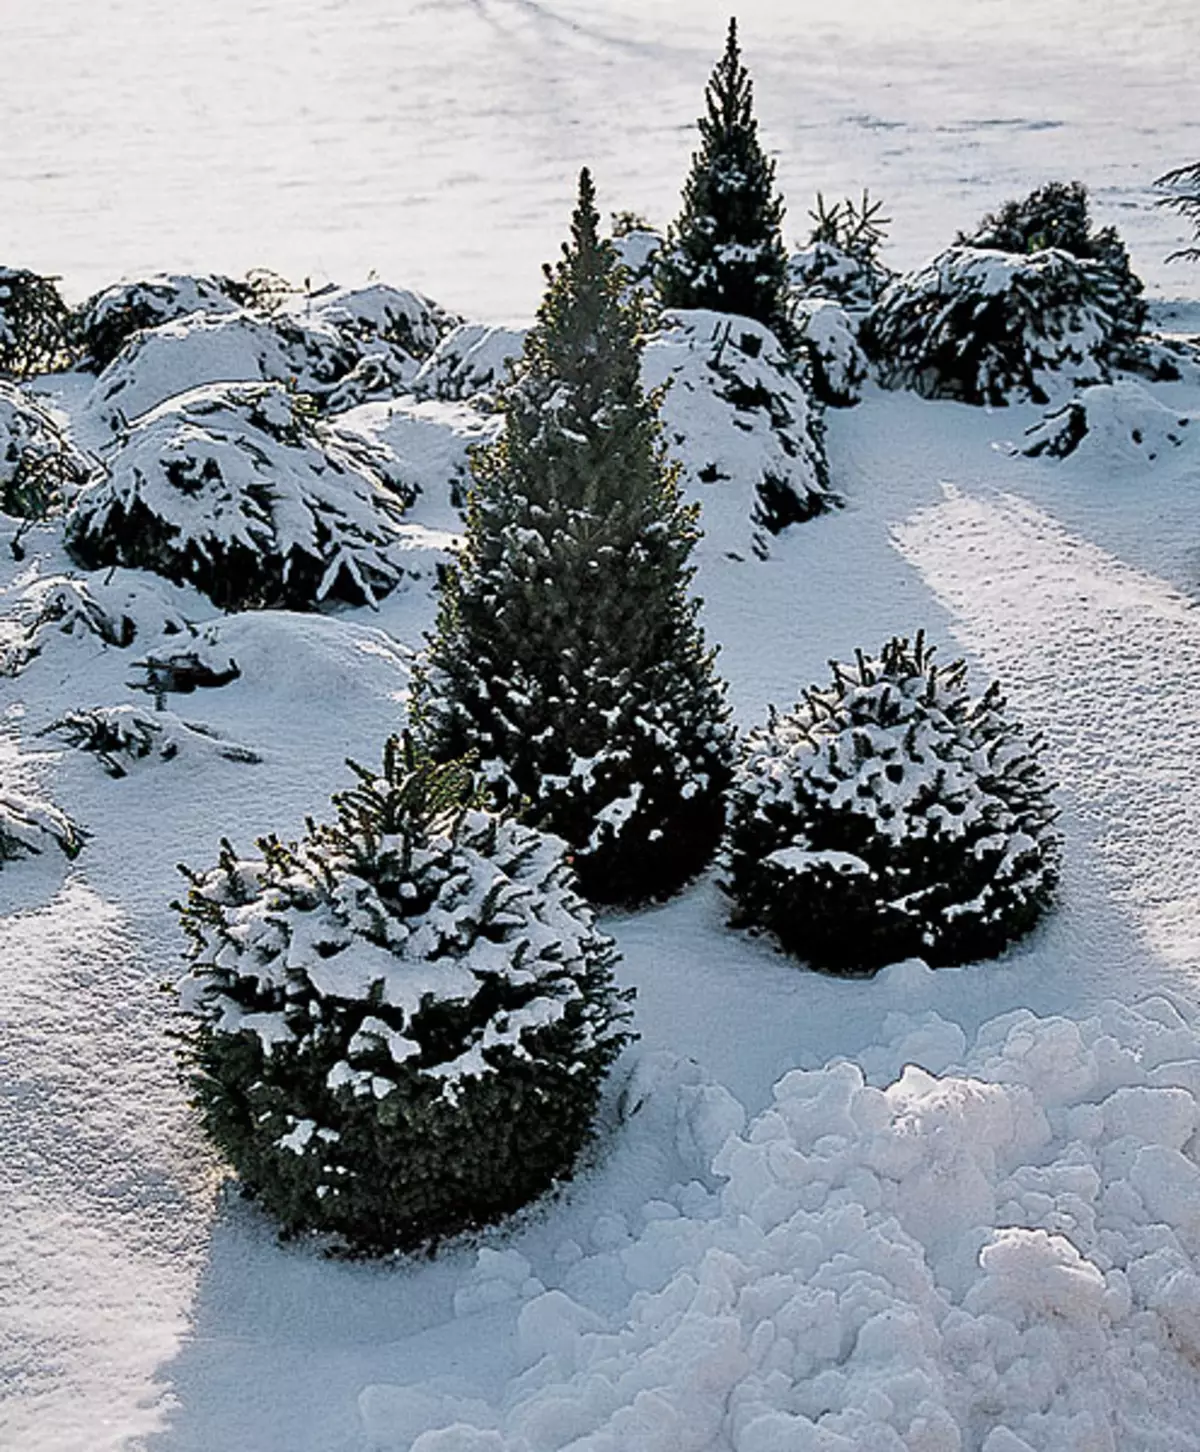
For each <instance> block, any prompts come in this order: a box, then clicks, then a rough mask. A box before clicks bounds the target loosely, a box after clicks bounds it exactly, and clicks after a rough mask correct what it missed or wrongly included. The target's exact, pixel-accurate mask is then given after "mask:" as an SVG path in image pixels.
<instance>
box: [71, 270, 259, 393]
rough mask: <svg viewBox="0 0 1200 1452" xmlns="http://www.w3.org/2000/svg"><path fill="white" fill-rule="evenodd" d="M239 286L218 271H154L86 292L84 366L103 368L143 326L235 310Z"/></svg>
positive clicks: (80, 327)
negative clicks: (188, 316)
mask: <svg viewBox="0 0 1200 1452" xmlns="http://www.w3.org/2000/svg"><path fill="white" fill-rule="evenodd" d="M242 286H243V285H241V284H239V283H237V282H235V281H234V280H233V278H231V277H222V276H219V275H217V274H206V275H203V276H198V277H193V276H190V275H187V274H181V273H169V272H156V273H153V274H151V275H150V276H149V277H138V278H132V279H128V280H125V281H122V282H117V283H114V284H113V285H112V286H111V287H106V288H103V289H102V290H101V291H100V292H97V293H94V294H93V295H92V296H91V297H90V298H88V300H87V302H85V303H84V304H83V306H82V307H81V308H80V310H79V314H78V317H77V320H76V328H77V331H78V335H79V341H80V342H81V343H82V345H83V348H84V366H86V367H89V368H92V369H94V370H95V371H96V372H99V371H100V370H101V369H103V368H107V366H108V365H109V364H110V363H111V362H112V361H113V359H114V358H115V357H116V356H117V354H118V353H119V352H120V351H121V349H122V348H123V347H124V346H125V344H126V343H127V342H128V341H129V339H130V338H132V337H133V335H134V334H135V333H137V332H141V331H142V329H144V328H157V327H160V326H161V325H162V324H163V323H170V322H174V321H175V319H176V318H183V317H186V316H187V315H188V314H189V313H207V314H209V315H214V314H217V313H235V312H239V311H240V310H241V307H240V301H239V292H240V290H241V288H242Z"/></svg>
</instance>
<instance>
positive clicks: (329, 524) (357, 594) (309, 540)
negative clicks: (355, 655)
mask: <svg viewBox="0 0 1200 1452" xmlns="http://www.w3.org/2000/svg"><path fill="white" fill-rule="evenodd" d="M376 462H377V461H376V459H375V456H374V454H373V452H372V451H371V450H370V448H369V447H368V446H367V444H366V443H364V442H361V441H360V442H354V441H352V440H351V439H350V438H349V437H348V436H346V435H336V436H335V435H334V434H332V433H330V431H329V430H328V429H327V428H326V427H325V426H324V425H322V424H321V423H320V422H318V421H317V420H315V419H314V418H313V417H312V416H311V410H310V409H309V408H307V407H306V405H305V401H304V399H303V397H302V396H300V395H297V394H294V393H291V392H289V391H288V390H287V389H286V388H284V387H283V386H282V385H281V384H278V383H245V384H237V383H226V384H214V385H212V386H209V387H202V388H196V389H192V390H191V391H190V392H188V393H185V394H181V395H179V396H178V397H174V398H170V399H168V400H167V401H166V402H165V403H164V404H162V405H161V407H159V408H156V409H153V410H152V411H151V412H150V413H148V414H145V415H143V416H142V417H141V418H139V419H137V420H135V422H134V423H132V424H130V425H128V426H127V427H126V428H125V429H124V430H123V431H122V433H121V434H120V435H119V436H118V438H117V440H116V442H115V444H114V445H113V446H112V448H110V450H109V451H108V453H107V456H106V463H107V465H108V468H109V477H108V478H107V479H104V480H101V481H99V482H97V483H95V484H93V485H91V486H90V487H89V488H87V489H85V490H84V491H83V492H82V493H81V494H80V495H79V497H78V498H77V500H76V501H75V504H74V505H73V507H72V509H71V511H70V514H69V515H68V518H67V530H66V539H67V545H68V548H69V549H70V551H71V553H72V554H73V555H74V556H75V558H76V559H78V560H79V561H80V562H81V563H82V564H83V565H84V566H85V567H87V568H89V569H95V568H98V567H100V566H101V565H113V564H121V565H131V566H136V567H139V568H142V569H149V570H154V571H156V572H157V573H159V574H161V575H165V576H166V577H167V578H169V579H172V580H175V581H177V582H189V583H191V584H193V585H195V586H196V587H197V588H198V589H200V590H203V591H204V593H205V594H207V595H208V596H209V597H210V598H211V599H212V600H213V601H214V602H215V603H216V604H217V605H219V606H221V607H222V608H223V609H247V608H258V607H265V606H286V607H288V608H291V609H301V610H303V609H312V608H313V607H315V606H317V605H320V604H324V603H327V602H332V601H337V600H342V601H347V602H349V603H351V604H355V605H361V604H363V603H364V602H368V603H373V602H374V601H375V600H376V599H377V598H379V597H380V596H382V595H386V594H387V593H388V592H389V591H390V590H392V589H393V588H394V587H395V586H396V585H397V584H398V583H399V581H400V579H401V576H402V574H403V570H402V568H401V567H400V565H399V564H398V563H397V561H396V559H395V557H394V553H393V551H394V548H395V546H396V544H397V541H398V539H399V537H400V529H401V526H400V518H401V516H402V514H403V510H404V506H405V504H406V503H407V502H408V501H407V500H404V499H401V498H399V497H398V496H397V495H396V494H394V493H393V492H392V491H390V490H389V489H386V488H385V487H384V485H383V483H382V481H381V479H380V476H379V473H378V471H377V469H376Z"/></svg>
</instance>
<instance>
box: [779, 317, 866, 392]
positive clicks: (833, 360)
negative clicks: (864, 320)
mask: <svg viewBox="0 0 1200 1452" xmlns="http://www.w3.org/2000/svg"><path fill="white" fill-rule="evenodd" d="M794 321H795V324H796V333H797V335H798V337H799V339H800V341H801V342H802V343H804V344H806V345H807V347H808V357H809V362H810V364H811V366H812V379H813V391H814V393H815V394H816V395H817V397H818V398H819V399H820V400H821V402H822V403H827V404H829V405H830V406H831V407H832V408H852V407H853V406H854V404H856V403H858V402H859V400H860V399H861V398H862V385H863V383H864V382H865V381H866V378H867V375H868V373H869V372H870V368H869V366H868V364H867V357H866V354H865V353H864V352H863V350H862V348H861V347H860V346H859V342H858V327H857V325H856V323H855V322H854V320H853V319H852V318H851V317H850V315H849V313H847V311H846V310H845V308H843V307H842V306H841V305H840V304H839V303H836V302H833V301H831V300H830V299H829V298H819V297H814V298H802V299H801V300H800V301H799V302H798V303H797V304H796V308H795V314H794Z"/></svg>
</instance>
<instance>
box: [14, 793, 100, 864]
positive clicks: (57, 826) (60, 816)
mask: <svg viewBox="0 0 1200 1452" xmlns="http://www.w3.org/2000/svg"><path fill="white" fill-rule="evenodd" d="M86 837H87V834H86V832H84V831H83V829H82V828H81V827H79V826H77V825H76V824H75V823H74V822H72V821H71V819H70V817H68V816H67V815H66V814H65V813H64V812H60V811H59V810H58V808H57V807H52V806H50V805H49V804H48V803H46V802H40V801H35V800H34V799H33V798H32V797H27V796H23V795H22V794H21V793H19V792H10V791H5V790H4V789H3V788H0V866H2V865H3V864H4V863H5V862H15V861H16V860H17V859H18V858H21V857H36V856H37V855H38V854H39V853H41V852H42V851H44V849H45V848H46V847H58V848H59V849H60V850H61V851H62V852H64V853H65V854H66V855H67V857H71V858H73V857H78V855H79V853H80V852H81V851H82V850H83V844H84V841H85V839H86Z"/></svg>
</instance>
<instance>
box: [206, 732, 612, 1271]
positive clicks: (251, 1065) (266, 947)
mask: <svg viewBox="0 0 1200 1452" xmlns="http://www.w3.org/2000/svg"><path fill="white" fill-rule="evenodd" d="M355 770H356V772H357V774H358V778H359V780H358V785H357V786H356V787H355V788H353V789H352V790H349V791H345V792H342V793H340V794H339V795H338V796H335V798H334V805H335V806H336V808H337V819H336V822H335V823H334V824H333V825H332V826H316V825H314V824H312V823H311V822H310V823H309V826H308V830H307V832H306V834H305V836H304V839H303V840H302V841H301V842H300V843H298V844H293V845H291V846H286V845H284V844H283V843H281V842H279V841H278V840H276V839H274V838H268V839H265V840H263V841H262V842H260V844H259V847H260V850H261V852H262V856H261V857H258V858H254V859H250V860H244V859H240V858H238V857H237V856H236V855H235V853H234V851H233V849H232V848H231V847H230V846H229V844H228V843H226V844H225V845H224V846H223V849H222V852H221V856H220V861H219V863H218V865H217V866H216V867H214V868H212V869H210V870H208V871H206V872H189V874H188V876H189V880H190V882H191V889H190V891H189V893H188V900H187V903H186V905H185V906H184V908H183V920H184V926H185V928H186V930H187V932H188V934H189V937H190V939H191V957H192V966H191V970H190V973H189V975H188V978H187V979H186V981H185V984H184V988H183V1005H184V1009H185V1013H186V1014H187V1016H188V1018H187V1022H188V1029H187V1033H186V1049H185V1061H186V1063H187V1064H188V1066H189V1068H190V1073H191V1083H192V1086H193V1088H194V1089H195V1092H196V1097H197V1102H198V1104H199V1106H200V1108H201V1110H202V1113H203V1115H204V1121H205V1124H206V1126H207V1129H208V1131H209V1133H210V1134H211V1135H212V1137H213V1139H214V1140H215V1142H216V1143H217V1145H218V1146H219V1147H220V1148H221V1149H222V1151H223V1152H224V1153H225V1154H226V1155H227V1156H228V1158H229V1160H230V1162H231V1163H232V1165H233V1166H234V1168H235V1169H236V1170H237V1172H238V1174H239V1175H240V1177H241V1179H242V1181H243V1183H244V1185H245V1186H246V1188H247V1189H248V1190H249V1191H250V1192H251V1193H252V1194H254V1195H255V1196H257V1197H258V1198H259V1199H260V1200H261V1202H262V1203H263V1204H264V1206H265V1207H266V1208H267V1209H268V1210H269V1211H270V1212H271V1213H272V1214H273V1215H275V1216H276V1217H278V1219H279V1220H280V1221H281V1222H282V1225H283V1227H284V1230H285V1231H287V1232H292V1233H294V1232H299V1231H306V1230H310V1231H326V1232H330V1233H332V1234H334V1235H336V1236H338V1237H339V1238H340V1239H341V1240H342V1241H343V1242H344V1243H345V1244H346V1245H347V1246H349V1247H351V1248H352V1249H354V1250H356V1251H359V1252H365V1253H386V1252H389V1251H393V1250H411V1249H414V1248H417V1247H420V1246H427V1245H431V1244H436V1242H437V1241H439V1240H440V1239H442V1238H444V1237H446V1236H450V1235H454V1234H455V1233H457V1232H459V1231H462V1230H466V1229H470V1228H472V1227H475V1226H479V1225H484V1224H487V1223H489V1222H491V1221H494V1220H496V1219H498V1218H500V1217H501V1216H503V1215H506V1214H509V1213H511V1212H512V1211H515V1210H517V1209H519V1208H520V1207H521V1206H523V1205H526V1204H528V1203H529V1202H530V1201H531V1200H533V1199H534V1198H535V1197H536V1196H538V1195H540V1194H542V1193H543V1192H544V1191H546V1190H547V1189H549V1188H550V1187H551V1186H552V1185H554V1184H555V1183H556V1182H558V1181H560V1180H562V1179H564V1178H567V1177H569V1176H570V1174H571V1172H572V1169H573V1167H574V1165H575V1163H576V1160H577V1158H578V1155H579V1153H580V1150H581V1148H582V1147H583V1145H584V1143H585V1142H586V1141H587V1139H588V1138H589V1136H590V1134H591V1131H592V1126H593V1121H594V1117H595V1113H596V1108H597V1104H598V1099H599V1094H600V1089H601V1084H602V1081H603V1079H604V1075H605V1073H606V1071H607V1069H608V1067H609V1065H610V1064H611V1062H612V1061H613V1059H614V1058H615V1056H616V1055H617V1053H618V1052H619V1051H620V1049H621V1047H622V1045H623V1044H624V1043H625V1042H626V1040H627V1037H628V1035H627V1034H626V1032H625V1029H624V1027H623V1025H624V1021H625V1019H626V1018H627V1016H628V1013H627V1010H626V1009H625V1008H624V998H625V995H623V994H621V993H620V992H618V990H617V989H616V988H615V987H614V984H613V979H612V973H611V966H612V963H613V961H614V957H615V955H614V950H613V945H612V942H611V940H610V939H608V938H607V937H605V936H604V935H603V934H601V933H599V932H598V931H597V930H596V928H595V926H594V924H593V921H592V917H591V914H590V912H589V911H588V909H587V908H586V907H585V905H584V904H583V903H582V902H581V900H580V899H579V897H578V896H577V894H576V892H575V888H574V882H573V879H572V877H571V874H570V871H569V869H568V867H567V866H566V863H565V861H564V857H563V846H562V843H561V842H559V841H558V840H557V839H555V838H552V837H545V836H542V835H541V834H540V833H537V832H535V831H532V830H531V829H529V828H527V827H523V826H520V825H518V824H517V823H515V822H513V821H511V820H506V819H503V818H500V817H497V816H496V815H494V814H492V813H490V812H488V811H485V810H483V809H482V808H481V807H479V806H478V805H477V804H475V803H473V802H472V801H471V800H469V796H468V793H469V783H470V779H471V773H470V771H469V770H468V769H467V768H466V767H465V766H464V765H463V764H461V763H450V764H447V765H442V766H433V765H432V764H430V763H429V762H428V761H426V760H423V759H420V758H418V757H417V756H416V755H415V754H414V752H413V750H412V747H411V744H410V743H408V742H407V741H406V742H405V743H404V745H403V747H402V746H401V745H400V744H399V743H398V742H397V741H396V740H395V739H393V740H392V741H391V742H389V744H388V747H387V750H386V752H385V754H384V764H383V771H382V774H380V775H375V774H374V773H372V772H369V771H366V770H364V769H362V768H355Z"/></svg>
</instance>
